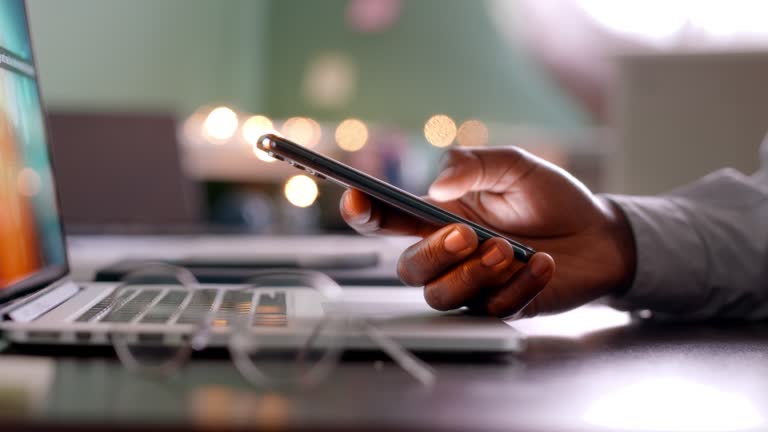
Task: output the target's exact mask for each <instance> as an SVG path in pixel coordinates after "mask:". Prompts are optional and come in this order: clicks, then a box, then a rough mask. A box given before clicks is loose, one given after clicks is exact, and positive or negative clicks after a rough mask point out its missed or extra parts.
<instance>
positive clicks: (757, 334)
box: [8, 323, 768, 431]
mask: <svg viewBox="0 0 768 432" xmlns="http://www.w3.org/2000/svg"><path fill="white" fill-rule="evenodd" d="M8 351H10V352H12V353H16V354H19V353H20V354H32V355H44V354H46V353H45V352H40V351H39V350H33V351H30V350H29V349H19V348H17V347H11V349H10V350H8ZM426 360H427V361H428V362H429V363H430V364H431V365H432V366H434V368H435V369H436V370H437V373H438V383H437V385H436V386H435V387H434V388H433V389H431V391H429V392H426V391H424V390H423V389H422V388H421V387H419V385H418V384H417V383H416V382H414V381H413V380H412V379H411V378H410V377H408V376H407V375H405V374H404V373H403V372H402V371H401V370H400V369H399V368H397V367H396V366H394V365H393V364H392V363H391V362H388V361H386V360H384V361H381V359H380V358H371V357H362V358H361V357H359V356H352V358H349V359H347V360H345V362H344V363H343V366H342V367H340V368H339V369H338V370H337V371H336V372H335V373H334V374H333V379H332V381H331V382H329V383H328V384H327V385H324V386H322V387H320V388H318V389H315V390H312V391H307V392H303V393H293V394H285V393H275V392H263V391H258V390H256V389H254V388H253V387H250V386H249V385H248V384H247V383H246V382H245V381H244V380H243V379H242V378H241V377H240V375H239V374H238V372H237V371H236V370H235V369H234V368H233V367H232V366H231V364H230V360H229V358H228V357H227V356H226V355H221V356H216V355H213V356H205V357H203V358H199V359H195V361H193V362H192V363H190V364H189V365H188V366H187V367H186V368H185V369H184V370H182V371H181V372H180V373H179V374H178V375H176V376H175V377H173V378H171V379H168V380H152V379H149V378H146V377H142V376H137V375H135V374H133V373H130V372H128V371H126V370H125V369H124V368H123V367H122V366H121V365H120V363H119V362H118V361H117V360H115V359H114V358H113V357H112V356H110V355H109V354H108V352H107V353H96V354H93V353H91V354H90V355H82V354H80V355H77V356H67V357H59V358H57V360H55V363H56V375H55V379H54V383H53V385H52V388H51V391H50V393H49V395H48V397H47V401H46V403H45V406H44V408H43V409H42V411H40V412H38V413H37V414H35V416H33V417H32V418H30V419H28V420H31V422H32V425H34V424H37V425H39V426H41V427H43V426H44V427H43V428H44V429H45V428H47V426H50V425H52V424H57V425H58V424H70V425H74V424H78V425H83V424H91V423H92V424H94V425H102V426H103V425H126V426H129V427H136V428H142V429H143V428H145V427H146V426H147V425H152V426H164V427H169V428H171V429H182V428H184V429H186V428H188V427H189V426H190V425H197V426H210V427H213V428H223V429H227V428H230V427H233V428H254V429H268V430H276V429H277V430H279V429H291V430H305V429H306V430H364V429H369V430H417V429H419V430H424V429H427V430H473V431H483V430H489V431H490V430H494V431H495V430H499V431H502V430H503V431H512V430H525V431H536V430H541V431H545V430H546V431H557V430H620V429H634V430H644V429H655V430H671V429H675V430H705V429H706V430H728V429H738V430H761V429H762V430H765V429H766V428H768V323H767V324H733V323H707V324H654V323H632V324H627V325H623V326H619V327H614V328H610V329H603V330H596V331H594V332H591V333H587V334H584V335H581V336H580V337H574V336H570V337H557V336H532V337H530V339H529V346H528V349H527V350H526V352H524V353H522V354H519V355H510V356H502V357H496V358H490V359H489V358H484V359H478V358H445V357H433V358H430V357H427V358H426Z"/></svg>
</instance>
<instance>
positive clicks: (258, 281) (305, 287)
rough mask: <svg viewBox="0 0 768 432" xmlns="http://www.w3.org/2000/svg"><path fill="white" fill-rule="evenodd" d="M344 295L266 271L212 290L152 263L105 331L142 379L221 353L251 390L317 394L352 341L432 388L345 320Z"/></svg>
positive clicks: (315, 276) (107, 315) (365, 330)
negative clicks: (211, 350) (204, 353)
mask: <svg viewBox="0 0 768 432" xmlns="http://www.w3.org/2000/svg"><path fill="white" fill-rule="evenodd" d="M341 293H342V289H341V287H340V286H339V285H338V284H337V283H336V282H335V281H334V280H333V279H331V278H330V277H328V276H327V275H325V274H323V273H320V272H315V271H304V270H275V271H272V270H267V271H259V272H257V273H255V274H254V276H253V277H252V278H251V279H250V280H249V281H248V282H247V283H245V284H243V285H238V286H220V287H215V288H211V287H208V286H202V285H200V284H199V283H198V281H197V279H196V278H195V276H194V274H192V272H191V271H189V270H188V269H185V268H182V267H176V266H172V265H168V264H163V263H151V264H147V265H146V266H143V267H142V268H141V269H139V270H137V271H134V272H132V273H130V274H128V275H126V276H125V277H124V278H123V280H122V282H121V283H120V285H119V286H118V287H116V288H115V290H114V291H113V292H112V293H111V294H110V296H109V297H108V301H107V303H106V304H107V307H106V308H105V309H104V312H103V314H104V316H103V317H102V318H101V319H100V321H101V322H104V323H108V325H110V328H109V337H110V340H111V342H112V345H113V346H114V348H115V352H116V353H117V356H118V358H119V359H120V361H121V362H122V363H123V364H124V365H125V366H126V367H127V368H129V369H131V370H134V371H137V372H140V373H144V374H151V375H160V376H167V375H170V374H172V373H174V372H175V371H177V370H178V369H179V368H181V367H183V366H184V365H185V364H186V362H187V361H189V359H190V357H191V356H192V354H193V353H194V352H196V351H201V350H203V349H205V348H206V347H209V346H212V345H215V346H226V347H227V348H228V350H229V353H230V357H231V358H232V360H233V363H234V365H235V366H236V368H237V369H238V370H239V371H240V373H241V374H242V375H243V377H245V379H246V380H248V381H249V382H250V383H252V384H253V385H256V386H259V387H268V388H275V387H313V386H316V385H318V384H320V383H322V382H323V381H324V380H325V379H326V378H327V377H328V376H329V375H330V373H331V372H332V371H333V370H334V369H335V367H336V366H337V365H338V363H339V361H340V359H341V355H342V353H343V352H344V350H345V348H346V347H347V346H348V345H349V343H350V342H351V341H352V340H354V342H355V344H354V346H356V347H357V346H361V344H362V345H365V342H368V343H369V344H370V346H372V347H374V348H376V349H379V350H381V351H383V352H384V353H386V354H387V355H388V356H389V357H390V358H391V359H392V360H393V361H394V362H395V363H397V364H398V365H399V366H400V367H401V368H402V369H403V370H404V371H405V372H407V373H408V374H409V375H410V376H412V377H413V378H414V379H415V380H416V381H418V382H419V383H421V384H422V385H423V386H425V387H430V386H432V385H433V384H434V382H435V379H436V375H435V372H434V371H433V370H432V368H431V367H430V366H429V365H427V364H426V363H424V362H423V361H421V360H420V359H419V358H417V357H416V356H414V355H413V354H412V353H411V352H409V351H408V350H406V349H405V348H404V347H402V346H401V345H400V344H398V343H397V342H396V341H395V340H393V339H392V338H390V337H389V336H387V335H386V333H384V332H383V331H381V330H380V329H379V328H378V327H377V326H376V322H374V321H372V320H368V319H362V318H358V317H353V316H351V315H350V314H348V313H346V312H345V310H344V308H343V302H341V301H340V300H339V298H340V296H341ZM340 305H342V307H340ZM168 324H174V325H171V326H169V325H168Z"/></svg>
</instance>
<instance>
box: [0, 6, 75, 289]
mask: <svg viewBox="0 0 768 432" xmlns="http://www.w3.org/2000/svg"><path fill="white" fill-rule="evenodd" d="M66 271H67V261H66V253H65V246H64V239H63V234H62V228H61V222H60V219H59V212H58V207H57V200H56V191H55V187H54V180H53V174H52V172H51V164H50V158H49V154H48V145H47V142H46V133H45V121H44V119H43V109H42V105H41V102H40V95H39V90H38V85H37V73H36V70H35V67H34V62H33V59H32V48H31V43H30V37H29V30H28V26H27V15H26V9H25V5H24V1H23V0H0V299H4V298H7V297H9V296H12V295H15V294H19V293H20V292H22V291H26V290H28V289H31V288H33V287H36V286H40V285H41V284H44V283H46V282H50V281H52V280H54V279H55V278H57V277H60V276H63V275H64V274H65V273H66Z"/></svg>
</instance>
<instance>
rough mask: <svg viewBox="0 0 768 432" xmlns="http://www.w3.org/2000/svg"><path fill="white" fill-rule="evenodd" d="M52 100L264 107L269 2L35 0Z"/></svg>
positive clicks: (150, 106)
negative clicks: (265, 30) (264, 66)
mask: <svg viewBox="0 0 768 432" xmlns="http://www.w3.org/2000/svg"><path fill="white" fill-rule="evenodd" d="M28 5H29V6H28V8H29V16H30V22H31V31H32V36H33V40H34V44H35V50H36V54H37V62H38V68H39V70H40V82H41V86H42V89H43V96H44V98H45V101H46V104H47V105H48V106H50V107H53V108H57V109H112V110H170V111H176V112H186V111H189V110H192V109H194V108H195V107H197V106H199V105H201V104H204V103H210V102H212V101H213V102H215V101H222V102H229V103H235V104H237V105H239V106H241V107H243V108H246V109H258V108H260V105H261V102H262V98H263V95H262V89H261V85H262V83H263V77H262V69H261V67H262V66H261V65H262V62H261V60H262V58H263V57H264V51H263V50H264V41H265V38H264V35H263V33H264V26H263V23H264V21H265V20H266V13H267V6H268V5H267V2H266V0H264V1H259V0H216V1H212V0H64V1H62V0H29V2H28Z"/></svg>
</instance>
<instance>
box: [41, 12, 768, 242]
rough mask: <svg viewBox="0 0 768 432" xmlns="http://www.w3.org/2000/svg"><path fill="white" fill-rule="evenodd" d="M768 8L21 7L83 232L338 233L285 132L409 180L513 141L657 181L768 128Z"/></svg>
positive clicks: (716, 163)
mask: <svg viewBox="0 0 768 432" xmlns="http://www.w3.org/2000/svg"><path fill="white" fill-rule="evenodd" d="M766 14H768V2H765V1H764V0H729V1H719V0H709V1H706V2H702V1H694V0H665V1H661V0H645V1H642V2H639V1H616V0H613V1H611V0H483V1H479V0H478V1H466V0H323V1H310V0H218V1H209V0H133V1H130V2H125V1H121V0H68V1H66V2H62V1H57V0H29V16H30V21H31V30H32V36H33V40H34V43H35V49H36V54H37V58H36V61H37V63H38V69H39V71H40V81H41V85H42V93H43V99H44V102H45V104H46V106H47V108H48V112H49V120H50V129H51V130H50V132H51V140H52V143H53V147H54V163H55V168H56V171H57V176H58V180H59V184H60V193H61V196H62V206H63V216H64V219H65V223H66V227H67V230H68V231H69V232H147V231H158V230H159V231H164V232H165V231H179V232H190V231H216V232H251V233H264V234H307V233H321V232H343V231H345V230H346V229H347V228H346V227H345V226H344V224H343V223H342V221H341V219H340V217H339V216H338V210H337V208H338V198H339V196H340V195H341V192H342V191H341V190H340V189H339V188H338V187H337V186H335V185H333V184H331V183H327V182H316V180H315V179H313V178H309V177H306V176H303V175H301V173H300V171H297V170H295V169H294V168H292V167H290V166H288V165H286V164H281V163H273V161H272V160H270V158H269V157H268V156H266V155H265V154H263V153H260V152H258V151H255V150H254V148H253V144H254V142H255V140H256V138H257V137H258V136H259V135H260V134H262V133H265V132H270V131H275V132H277V133H280V134H282V135H284V136H286V137H288V138H291V139H293V140H295V141H298V142H300V143H301V144H304V145H306V146H309V147H312V148H315V149H317V150H318V151H320V152H322V153H325V154H328V155H331V156H333V157H335V158H338V159H340V160H342V161H344V162H346V163H348V164H350V165H352V166H354V167H356V168H358V169H361V170H363V171H365V172H368V173H370V174H372V175H375V176H377V177H379V178H382V179H384V180H386V181H389V182H391V183H393V184H395V185H398V186H400V187H402V188H404V189H406V190H409V191H411V192H413V193H416V194H422V193H424V192H425V191H426V189H427V187H428V185H429V183H430V180H431V179H432V178H433V177H434V175H435V174H436V172H437V171H438V169H439V158H440V155H441V154H442V152H443V151H445V149H446V148H448V147H449V146H466V147H480V146H502V145H518V146H522V147H524V148H526V149H528V150H530V151H531V152H533V153H535V154H537V155H539V156H541V157H543V158H546V159H548V160H550V161H552V162H553V163H556V164H558V165H561V166H563V167H564V168H566V169H568V170H570V171H571V172H572V173H574V175H576V176H577V177H578V178H580V179H581V180H582V181H584V182H585V183H586V184H587V185H588V186H589V187H590V188H592V189H593V190H594V191H601V192H602V191H605V192H619V193H636V194H654V193H660V192H664V191H666V190H669V189H671V188H674V187H676V186H679V185H682V184H684V183H685V182H688V181H691V180H693V179H695V178H697V177H699V176H701V175H704V174H706V173H707V172H709V171H712V170H714V169H717V168H720V167H724V166H730V167H734V168H736V169H739V170H742V171H744V172H746V173H749V172H751V171H752V170H754V169H755V168H756V167H757V163H758V162H757V161H758V158H757V149H758V147H759V144H760V142H761V140H762V137H763V135H764V134H765V132H766V130H768V86H766V85H765V79H766V77H768V27H766V26H765V25H764V19H763V18H764V17H765V16H767V15H766Z"/></svg>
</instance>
